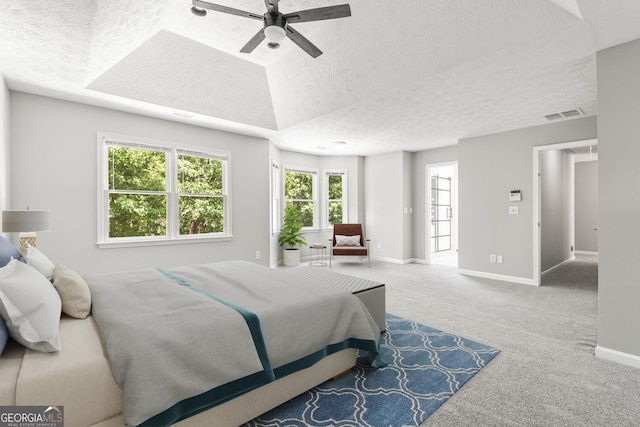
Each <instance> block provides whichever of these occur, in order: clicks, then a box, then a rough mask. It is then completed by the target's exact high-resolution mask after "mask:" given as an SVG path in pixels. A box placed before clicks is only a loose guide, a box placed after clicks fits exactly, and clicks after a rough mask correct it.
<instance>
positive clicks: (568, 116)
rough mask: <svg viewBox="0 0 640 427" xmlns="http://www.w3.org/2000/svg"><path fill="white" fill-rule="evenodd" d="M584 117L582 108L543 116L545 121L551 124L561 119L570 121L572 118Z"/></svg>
mask: <svg viewBox="0 0 640 427" xmlns="http://www.w3.org/2000/svg"><path fill="white" fill-rule="evenodd" d="M579 116H584V111H582V108H577V109H575V110H569V111H563V112H562V113H553V114H548V115H546V116H544V117H545V118H546V119H547V120H549V121H551V122H553V121H556V120H562V119H572V118H574V117H579Z"/></svg>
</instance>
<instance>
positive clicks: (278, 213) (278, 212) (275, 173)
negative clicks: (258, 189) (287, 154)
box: [271, 160, 284, 235]
mask: <svg viewBox="0 0 640 427" xmlns="http://www.w3.org/2000/svg"><path fill="white" fill-rule="evenodd" d="M282 178H283V176H282V170H281V168H280V163H278V162H277V161H275V160H273V161H272V162H271V234H272V235H275V234H277V233H279V232H280V228H282V212H283V210H284V207H283V206H282V195H283V194H284V192H283V190H284V186H283V184H282Z"/></svg>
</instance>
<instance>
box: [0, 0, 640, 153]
mask: <svg viewBox="0 0 640 427" xmlns="http://www.w3.org/2000/svg"><path fill="white" fill-rule="evenodd" d="M346 1H347V0H281V1H280V10H281V11H282V12H283V13H289V12H293V11H297V10H304V9H308V8H315V7H322V6H329V5H335V4H340V3H344V2H346ZM216 2H217V3H218V4H222V5H225V6H230V7H234V8H237V9H242V10H247V11H250V12H254V13H259V14H262V13H263V12H264V1H263V0H236V1H234V0H219V1H216ZM349 3H350V5H351V10H352V16H351V17H349V18H342V19H337V20H329V21H321V22H309V23H300V24H294V25H292V27H294V28H295V29H297V30H298V31H299V32H301V33H302V34H303V35H304V36H306V37H307V38H308V39H309V40H311V41H312V42H313V43H314V44H316V45H317V46H318V47H319V48H320V49H321V50H322V51H323V52H324V54H323V55H321V56H320V57H318V58H316V59H312V58H311V57H310V56H308V55H307V54H306V53H304V52H303V51H302V50H300V49H299V48H298V47H297V46H295V45H294V44H293V43H291V42H290V41H289V40H285V41H284V42H283V44H282V46H281V48H280V49H277V50H271V49H268V48H267V47H266V44H265V43H263V44H262V45H260V46H259V47H258V48H257V49H256V50H255V51H254V52H253V53H251V54H249V55H247V54H242V53H239V50H240V48H241V47H242V46H243V45H244V44H245V43H246V42H247V41H248V40H249V39H250V38H251V37H252V36H253V35H254V34H255V33H256V32H257V31H258V30H259V29H260V27H261V25H262V24H261V23H260V22H259V21H256V20H252V19H246V18H243V17H238V16H234V15H227V14H221V13H215V12H210V13H209V14H208V15H207V16H206V17H203V18H199V17H196V16H194V15H193V14H191V13H190V6H191V2H190V0H154V1H152V0H138V1H135V2H133V1H130V0H85V1H82V2H78V1H75V0H50V1H42V0H19V1H18V0H0V72H2V74H3V75H4V76H5V79H6V81H7V84H8V85H9V87H10V88H12V89H16V90H23V91H27V92H33V93H39V94H43V95H48V96H55V97H60V98H63V99H70V100H74V101H78V102H86V103H90V104H95V105H103V106H107V107H110V108H117V109H122V110H125V111H132V112H137V113H142V114H148V115H151V116H155V117H162V118H166V119H170V120H176V121H183V122H186V123H192V124H195V125H199V126H208V127H212V128H217V129H222V130H230V131H233V132H239V133H245V134H248V135H254V136H261V137H265V138H268V139H270V140H272V141H273V142H274V143H275V144H276V145H277V146H279V147H281V148H284V149H291V150H296V151H302V152H309V153H316V154H321V155H333V154H340V155H345V154H361V155H370V154H377V153H383V152H389V151H395V150H409V151H417V150H424V149H429V148H435V147H441V146H447V145H452V144H456V143H457V141H458V139H460V138H465V137H470V136H476V135H482V134H487V133H493V132H499V131H504V130H510V129H516V128H521V127H526V126H534V125H539V124H544V123H547V119H546V118H545V117H544V116H545V115H548V114H552V113H557V112H562V111H567V110H573V109H576V108H580V109H582V111H584V113H585V115H587V116H590V115H595V114H597V100H596V64H595V52H597V51H598V50H600V49H603V48H607V47H610V46H614V45H616V44H620V43H623V42H627V41H630V40H634V39H637V38H640V25H638V22H639V18H640V1H638V0H606V1H605V0H447V1H442V0H385V1H382V0H351V1H349ZM334 141H346V142H347V145H346V148H345V149H344V150H342V151H340V152H334V151H333V142H334Z"/></svg>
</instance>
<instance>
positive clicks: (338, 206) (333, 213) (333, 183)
mask: <svg viewBox="0 0 640 427" xmlns="http://www.w3.org/2000/svg"><path fill="white" fill-rule="evenodd" d="M346 181H347V174H346V171H344V170H335V171H325V186H326V193H327V197H326V200H327V202H326V218H327V219H326V224H325V227H326V228H332V227H333V224H342V223H346V222H348V218H347V200H346V199H347V191H346Z"/></svg>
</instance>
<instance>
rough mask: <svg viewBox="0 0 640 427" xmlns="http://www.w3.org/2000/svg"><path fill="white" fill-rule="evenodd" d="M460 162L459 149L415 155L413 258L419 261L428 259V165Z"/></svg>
mask: <svg viewBox="0 0 640 427" xmlns="http://www.w3.org/2000/svg"><path fill="white" fill-rule="evenodd" d="M457 160H458V147H457V146H452V147H444V148H436V149H433V150H424V151H418V152H416V153H413V258H414V259H415V260H417V261H426V259H427V253H426V248H427V241H426V236H427V231H426V229H425V227H426V220H427V218H426V215H427V212H428V211H427V201H426V200H425V198H426V194H427V193H426V191H427V189H426V179H425V171H426V166H427V165H432V164H438V163H448V162H455V161H457Z"/></svg>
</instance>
